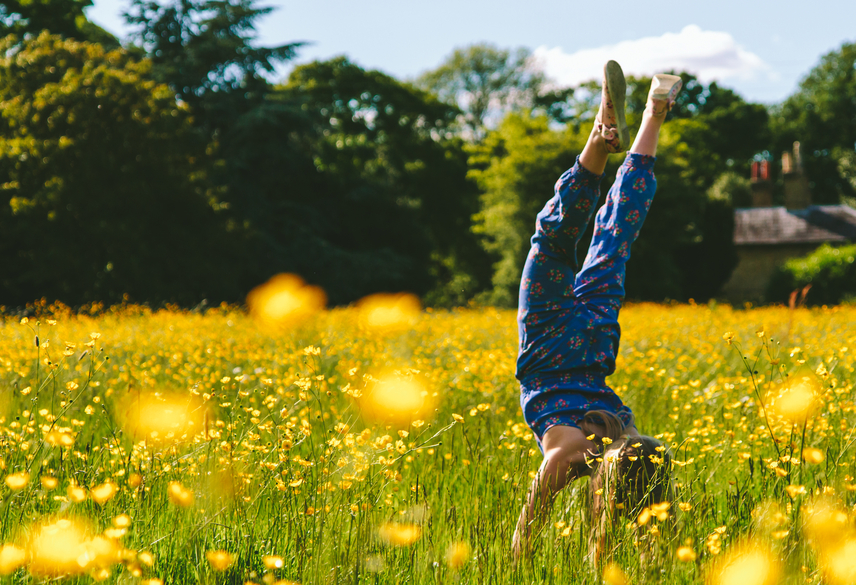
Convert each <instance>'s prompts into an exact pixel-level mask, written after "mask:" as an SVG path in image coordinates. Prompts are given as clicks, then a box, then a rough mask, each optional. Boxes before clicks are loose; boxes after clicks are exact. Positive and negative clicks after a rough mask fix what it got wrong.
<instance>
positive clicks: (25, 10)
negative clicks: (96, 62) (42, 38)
mask: <svg viewBox="0 0 856 585" xmlns="http://www.w3.org/2000/svg"><path fill="white" fill-rule="evenodd" d="M87 6H92V0H3V2H0V36H2V37H5V36H8V35H11V34H13V35H16V36H17V37H18V38H19V39H21V38H23V37H24V36H25V35H31V36H38V35H39V33H41V32H42V31H48V32H50V33H52V34H56V35H61V36H62V37H64V38H70V39H77V40H80V41H89V42H93V43H100V44H102V45H104V46H105V47H107V48H108V49H115V48H118V47H119V41H117V40H116V37H114V36H113V35H111V34H110V33H108V32H107V31H105V30H104V29H103V28H101V27H99V26H97V25H96V24H93V23H92V22H90V21H89V20H87V18H86V15H85V14H84V13H83V10H84V9H85V8H86V7H87Z"/></svg>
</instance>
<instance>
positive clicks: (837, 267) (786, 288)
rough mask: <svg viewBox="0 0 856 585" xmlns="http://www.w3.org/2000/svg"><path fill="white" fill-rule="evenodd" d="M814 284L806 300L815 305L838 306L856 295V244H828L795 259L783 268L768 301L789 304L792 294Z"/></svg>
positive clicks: (774, 281) (779, 269) (775, 274)
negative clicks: (835, 245) (838, 245)
mask: <svg viewBox="0 0 856 585" xmlns="http://www.w3.org/2000/svg"><path fill="white" fill-rule="evenodd" d="M807 284H810V285H811V291H810V292H809V293H808V296H807V297H806V300H807V302H808V303H809V304H812V305H835V304H838V303H840V302H842V301H844V300H845V299H846V298H847V297H850V296H852V295H853V294H854V292H856V244H852V245H849V246H840V247H833V246H830V245H829V244H824V245H822V246H821V247H820V248H818V249H817V250H815V251H814V252H812V253H811V254H808V255H807V256H804V257H802V258H793V259H791V260H788V261H787V262H785V263H784V264H783V265H782V266H781V267H779V268H778V269H777V270H776V272H775V273H774V275H773V278H772V279H771V280H770V285H769V287H768V288H767V298H768V299H769V300H770V301H773V302H787V299H788V295H789V294H790V292H791V291H793V290H796V289H798V288H802V287H804V286H805V285H807Z"/></svg>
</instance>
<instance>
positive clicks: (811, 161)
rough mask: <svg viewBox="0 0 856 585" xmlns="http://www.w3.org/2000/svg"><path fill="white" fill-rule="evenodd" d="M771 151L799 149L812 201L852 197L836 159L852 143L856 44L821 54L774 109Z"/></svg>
mask: <svg viewBox="0 0 856 585" xmlns="http://www.w3.org/2000/svg"><path fill="white" fill-rule="evenodd" d="M772 129H773V136H774V141H773V144H774V149H775V150H774V152H777V153H778V152H783V151H790V150H791V145H792V144H793V143H794V141H799V142H800V144H801V146H802V148H801V152H802V155H803V164H804V167H805V170H806V173H807V175H808V178H809V181H810V183H811V185H812V197H813V199H814V201H815V202H816V203H838V202H839V200H840V199H841V197H853V196H856V189H854V187H853V185H852V184H851V183H850V182H849V181H848V180H847V177H844V176H842V174H841V172H840V170H839V166H840V165H839V161H840V160H841V158H842V157H843V156H846V153H848V152H853V150H854V148H856V145H854V140H856V43H844V44H843V45H842V46H841V48H839V49H838V50H836V51H831V52H830V53H828V54H826V55H824V56H823V57H822V58H821V60H820V63H818V65H817V66H815V67H814V69H812V70H811V71H810V72H809V74H808V75H807V76H806V77H805V79H803V80H802V81H801V82H800V85H799V89H798V90H797V91H796V93H794V94H793V95H792V96H790V97H789V98H788V99H786V100H785V101H784V102H783V103H782V104H781V105H780V106H778V107H776V108H774V110H773V114H772Z"/></svg>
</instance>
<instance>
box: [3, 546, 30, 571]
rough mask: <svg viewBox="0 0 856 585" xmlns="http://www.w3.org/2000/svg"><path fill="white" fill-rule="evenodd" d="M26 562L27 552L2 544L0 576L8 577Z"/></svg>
mask: <svg viewBox="0 0 856 585" xmlns="http://www.w3.org/2000/svg"><path fill="white" fill-rule="evenodd" d="M26 562H27V552H26V551H25V550H24V549H22V548H18V547H17V546H15V545H12V544H4V545H3V548H0V575H8V574H10V573H12V572H13V571H15V570H16V569H18V568H19V567H23V566H24V563H26Z"/></svg>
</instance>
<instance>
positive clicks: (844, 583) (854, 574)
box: [820, 539, 856, 585]
mask: <svg viewBox="0 0 856 585" xmlns="http://www.w3.org/2000/svg"><path fill="white" fill-rule="evenodd" d="M820 566H821V569H822V571H823V575H824V582H825V583H829V584H830V585H853V583H856V540H854V539H849V540H847V541H845V542H844V543H842V544H839V545H837V546H835V547H833V548H831V549H829V550H826V551H823V552H822V553H821V554H820Z"/></svg>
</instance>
